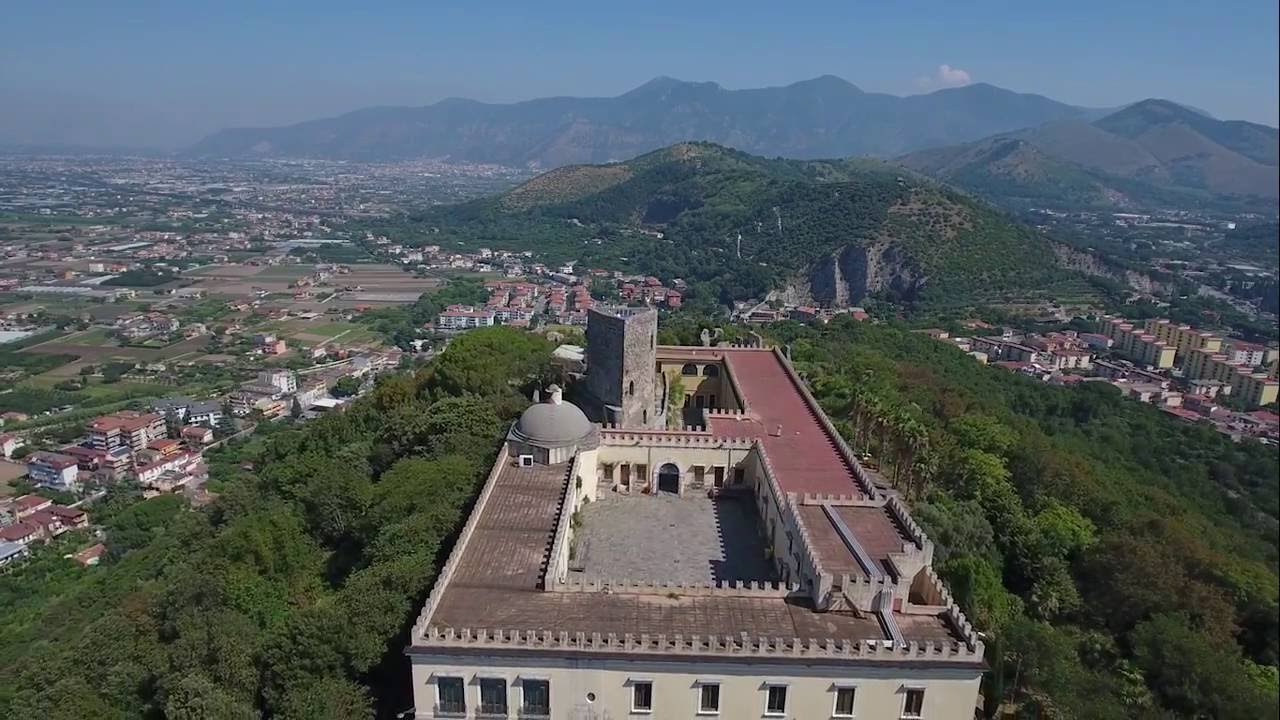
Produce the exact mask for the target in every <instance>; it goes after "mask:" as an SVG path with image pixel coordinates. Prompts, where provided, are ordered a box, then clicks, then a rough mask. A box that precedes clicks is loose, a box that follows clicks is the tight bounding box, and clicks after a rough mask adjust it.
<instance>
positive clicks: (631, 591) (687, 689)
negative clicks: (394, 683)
mask: <svg viewBox="0 0 1280 720" xmlns="http://www.w3.org/2000/svg"><path fill="white" fill-rule="evenodd" d="M617 321H618V318H616V317H613V318H609V319H608V322H609V323H611V325H610V327H611V329H615V330H616V328H617ZM638 322H641V323H648V322H652V319H651V318H643V317H642V318H640V319H639V321H638ZM645 327H647V326H645ZM616 334H621V333H616ZM590 352H591V348H590V347H588V357H590ZM650 362H651V367H652V369H653V372H654V375H655V378H654V381H653V382H654V387H655V390H654V392H653V397H654V407H652V408H651V410H652V413H646V412H645V410H646V408H639V407H637V408H632V409H631V410H630V411H629V412H630V414H632V415H637V416H640V417H647V418H652V417H654V415H660V414H661V413H664V412H666V411H667V410H668V409H670V408H672V407H675V408H677V409H679V410H682V411H684V410H691V411H692V413H691V414H692V415H694V416H697V415H701V421H700V423H699V424H698V425H696V426H693V427H681V428H679V429H655V428H653V427H651V426H648V425H646V426H644V427H617V426H606V425H601V424H599V423H591V422H590V421H588V420H587V419H586V417H585V415H584V413H583V412H582V410H580V409H579V408H577V407H576V406H575V405H574V404H573V403H571V402H569V401H567V400H565V399H564V395H563V394H562V392H561V391H560V389H559V388H554V387H553V388H550V389H549V391H548V392H547V393H546V394H545V396H544V399H545V400H546V401H545V402H539V403H536V404H535V405H533V406H531V407H530V409H529V410H527V411H526V412H525V414H524V415H523V416H522V417H521V418H520V420H519V421H517V423H515V425H514V426H513V427H512V430H511V433H510V435H509V441H508V443H507V444H506V445H505V446H504V447H503V449H502V452H501V453H500V455H499V457H498V459H497V461H496V462H495V464H494V467H493V469H492V470H491V472H490V475H489V477H488V479H487V481H486V483H485V486H484V489H483V490H482V492H481V494H480V497H479V498H478V500H477V502H476V506H475V508H474V510H473V512H472V515H471V517H470V518H469V519H468V521H467V524H466V526H465V527H464V529H463V531H462V533H461V535H460V537H459V539H458V541H457V543H456V544H455V547H454V549H453V551H452V553H451V555H450V557H449V559H448V561H447V562H446V563H445V566H444V568H443V569H442V571H441V573H440V576H439V577H438V579H437V582H436V585H435V587H434V588H433V589H432V592H431V594H430V596H429V597H428V599H427V602H426V604H425V606H424V607H423V610H422V613H421V615H420V617H419V619H418V621H417V623H415V626H414V628H413V632H412V636H411V642H410V645H409V647H408V648H407V651H406V652H407V654H408V656H409V658H410V660H411V663H412V676H413V679H412V682H413V693H414V698H415V707H414V713H415V717H417V718H422V719H426V718H432V719H434V718H506V717H510V718H526V719H528V720H538V719H541V718H547V719H548V720H549V719H551V718H554V719H555V720H562V719H568V720H612V719H620V718H630V719H634V718H655V719H661V720H669V719H672V718H702V717H707V718H726V719H732V720H738V719H739V718H778V719H779V720H782V719H787V720H810V719H812V718H864V719H865V718H877V719H879V718H890V719H892V720H915V719H916V718H927V719H928V720H971V718H972V717H973V714H974V708H975V704H976V702H977V699H978V691H979V684H980V681H981V677H982V673H983V670H984V669H985V661H984V646H983V642H982V640H981V637H980V635H979V634H978V633H977V632H976V631H975V630H974V629H973V628H972V627H971V626H970V624H969V622H968V621H967V620H966V619H965V617H964V615H963V614H962V613H961V612H960V610H959V608H958V607H957V606H956V604H955V603H954V602H953V601H952V599H951V596H950V594H949V593H948V592H947V589H946V588H945V587H944V586H943V584H942V583H941V581H940V580H939V579H938V577H937V575H936V574H935V573H934V572H933V570H932V567H931V565H932V555H933V544H932V542H931V541H930V540H929V539H928V537H927V536H926V535H925V533H924V531H923V530H922V529H921V528H920V527H919V525H917V524H916V523H915V522H914V521H913V520H912V519H911V517H910V513H909V510H908V509H907V507H906V506H905V504H904V503H903V502H901V500H899V498H897V497H896V496H895V495H894V494H893V493H892V492H891V491H888V490H886V489H885V488H884V487H883V485H882V484H881V482H880V479H879V478H878V476H876V475H875V474H874V473H872V472H870V471H868V470H866V469H865V468H863V467H862V466H861V464H860V463H859V461H858V459H857V458H856V457H855V456H854V455H853V453H852V452H851V451H850V450H849V448H848V447H847V446H846V445H845V443H844V441H843V440H842V439H840V436H839V435H838V433H836V431H835V429H834V428H833V427H832V426H831V423H830V421H829V420H828V419H827V417H826V415H825V414H823V412H822V410H821V408H819V407H818V405H817V403H816V401H815V400H814V399H813V397H812V395H810V394H809V391H808V390H807V388H806V387H805V385H804V383H803V382H802V381H801V380H800V378H799V377H798V376H797V375H796V373H795V371H794V369H793V368H792V367H791V365H790V362H789V360H788V359H787V358H786V356H785V354H784V353H782V352H780V351H778V350H776V349H767V348H761V347H697V348H695V347H657V346H654V347H653V348H652V356H651V359H650ZM628 364H629V370H628V371H629V372H632V373H634V372H635V358H634V357H633V358H632V359H631V360H630V361H629V363H628ZM588 372H590V370H588ZM571 389H572V388H571ZM675 390H680V392H682V393H683V394H684V398H683V399H682V398H680V397H679V395H677V394H676V393H675V392H674V391H675ZM659 402H660V403H662V404H663V405H662V406H659V405H658V403H659ZM686 416H688V414H686ZM660 503H667V505H665V506H664V505H660ZM607 505H612V506H613V507H620V508H624V512H632V511H634V512H635V513H636V514H638V515H644V516H645V517H647V518H648V517H651V518H656V520H655V522H654V523H653V525H652V526H645V525H643V524H642V525H641V526H640V527H639V528H638V529H637V527H636V525H635V523H620V524H619V526H618V527H616V528H614V527H613V526H609V527H604V528H601V527H599V526H596V527H595V528H594V529H595V530H596V531H597V532H596V534H595V536H594V537H595V538H596V539H597V540H598V539H600V538H601V537H602V536H603V537H605V538H606V539H607V540H608V541H609V542H610V544H612V545H615V546H618V547H621V548H622V550H621V552H624V553H627V554H632V553H633V554H635V555H638V556H641V557H646V558H650V559H652V560H653V562H649V563H641V564H640V565H641V566H643V567H648V568H650V569H651V572H649V574H648V575H647V576H643V577H637V576H631V577H619V576H617V575H616V574H611V573H612V571H613V567H612V566H611V565H610V564H609V562H608V561H607V560H598V559H597V558H600V557H607V556H608V553H607V552H604V553H603V554H602V553H601V552H597V551H598V548H592V547H591V546H590V545H584V544H586V543H589V542H590V533H588V532H587V529H590V528H586V527H585V526H586V525H588V524H589V523H591V522H592V520H591V518H592V517H594V516H593V515H592V513H593V512H594V511H596V510H597V508H600V507H604V506H607ZM657 507H672V508H675V507H681V508H695V510H696V511H699V512H700V511H703V510H705V511H706V512H707V513H712V512H714V518H715V519H714V520H713V519H711V518H712V515H711V514H707V515H705V516H704V517H706V518H707V520H706V521H707V522H714V523H716V524H719V523H721V522H724V523H726V524H731V523H730V521H731V520H732V519H733V518H735V517H749V518H750V522H751V523H752V526H753V527H754V528H755V529H754V530H753V531H752V532H751V533H750V534H749V535H743V534H742V533H739V534H737V535H730V534H728V533H724V534H720V535H718V537H719V540H718V541H713V542H711V543H710V545H709V546H708V547H686V546H683V545H681V546H680V547H673V543H687V542H688V541H687V540H683V538H685V537H686V536H685V535H682V534H681V532H680V528H677V527H674V526H669V525H667V524H666V523H665V522H664V520H663V518H664V516H663V515H661V511H658V514H656V515H655V514H653V513H654V512H655V511H654V510H653V508H657ZM615 517H616V516H615ZM623 525H626V527H623ZM717 532H720V530H717ZM717 544H720V545H724V544H733V547H729V548H727V549H726V548H722V547H717ZM584 547H585V548H586V549H587V550H588V551H589V552H584ZM618 547H614V548H613V549H612V550H611V551H609V552H614V553H616V552H619V551H620V550H619V549H618ZM733 550H738V551H741V552H740V554H741V555H742V556H743V557H749V558H754V559H755V562H754V563H748V564H756V565H761V564H763V566H766V567H767V568H768V573H767V575H768V577H766V578H761V577H760V576H758V575H755V576H749V573H748V572H747V571H746V570H743V569H741V568H739V569H738V570H732V569H726V568H729V566H730V565H731V564H732V563H729V562H728V561H727V558H728V557H729V555H730V554H732V553H731V552H730V551H733ZM663 553H669V555H670V560H669V562H670V563H683V564H684V569H683V570H680V569H679V568H677V567H676V565H674V564H673V565H670V566H668V565H667V564H666V563H667V562H668V560H666V559H665V558H666V556H664V555H663ZM614 557H616V556H614ZM760 558H764V560H760ZM708 564H709V565H711V566H713V567H716V568H718V569H714V570H712V571H710V572H708V573H707V575H706V577H705V578H703V579H690V577H691V576H690V574H689V573H690V570H689V567H693V573H694V575H695V576H696V575H697V574H698V573H701V572H704V571H703V570H702V569H700V568H701V567H702V566H706V565H708ZM678 572H679V573H681V574H680V578H681V579H680V580H674V579H672V578H674V577H676V575H677V573H678ZM668 573H670V574H668ZM735 573H738V574H735Z"/></svg>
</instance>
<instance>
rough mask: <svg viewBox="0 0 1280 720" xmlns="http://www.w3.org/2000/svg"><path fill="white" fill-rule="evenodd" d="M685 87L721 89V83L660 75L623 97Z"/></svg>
mask: <svg viewBox="0 0 1280 720" xmlns="http://www.w3.org/2000/svg"><path fill="white" fill-rule="evenodd" d="M685 88H697V89H703V90H721V89H722V88H721V87H720V85H719V83H716V82H712V81H710V80H707V81H702V82H698V81H693V80H680V79H679V78H673V77H671V76H669V75H659V76H657V77H655V78H654V79H652V80H650V81H649V82H647V83H644V84H643V85H640V86H638V87H635V88H633V89H631V90H628V91H627V92H625V93H623V94H622V95H621V97H624V98H635V97H646V96H654V95H662V94H665V93H669V92H671V91H672V90H680V89H685Z"/></svg>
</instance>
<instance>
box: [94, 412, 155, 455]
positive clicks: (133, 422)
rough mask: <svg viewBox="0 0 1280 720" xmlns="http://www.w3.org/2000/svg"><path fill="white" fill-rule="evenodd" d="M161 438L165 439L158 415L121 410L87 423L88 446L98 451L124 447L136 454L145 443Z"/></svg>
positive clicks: (143, 447)
mask: <svg viewBox="0 0 1280 720" xmlns="http://www.w3.org/2000/svg"><path fill="white" fill-rule="evenodd" d="M162 437H165V423H164V416H163V415H161V414H159V413H139V412H134V411H131V410H122V411H120V412H118V413H113V414H111V415H104V416H102V417H100V418H98V419H96V420H94V421H93V422H91V423H89V445H90V447H94V448H97V449H99V450H114V449H116V448H119V447H124V448H128V449H129V450H130V452H138V451H140V450H143V449H145V448H146V447H147V443H149V442H151V441H152V440H155V439H157V438H162Z"/></svg>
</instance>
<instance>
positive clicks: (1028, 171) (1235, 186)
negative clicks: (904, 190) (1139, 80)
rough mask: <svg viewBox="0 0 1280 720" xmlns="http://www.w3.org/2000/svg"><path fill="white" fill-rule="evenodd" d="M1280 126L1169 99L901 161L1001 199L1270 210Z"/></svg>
mask: <svg viewBox="0 0 1280 720" xmlns="http://www.w3.org/2000/svg"><path fill="white" fill-rule="evenodd" d="M1278 140H1280V131H1277V130H1276V128H1272V127H1268V126H1265V125H1258V124H1255V123H1249V122H1241V121H1223V120H1216V119H1214V118H1211V117H1208V116H1206V115H1204V114H1202V113H1199V112H1196V111H1194V110H1192V109H1190V108H1186V107H1183V106H1181V105H1178V104H1176V103H1172V102H1169V101H1167V100H1154V99H1153V100H1143V101H1141V102H1138V103H1134V104H1133V105H1130V106H1128V107H1126V108H1123V109H1121V110H1119V111H1117V112H1114V113H1111V114H1109V115H1106V116H1104V117H1101V118H1098V119H1095V120H1093V121H1088V120H1087V119H1083V118H1077V119H1069V120H1059V121H1053V122H1048V123H1045V124H1043V125H1040V126H1038V127H1031V128H1026V129H1022V130H1017V131H1014V132H1007V133H1000V134H996V135H994V136H992V137H988V138H984V139H982V140H978V141H975V142H971V143H964V144H959V145H955V146H950V147H940V148H932V149H927V150H922V151H917V152H914V153H910V154H907V155H905V156H903V157H900V158H898V161H899V162H900V163H902V164H903V165H906V166H907V167H909V168H911V169H913V170H917V171H920V172H923V173H926V174H929V175H932V176H934V177H937V178H940V179H942V180H945V181H947V182H951V183H953V184H956V185H959V186H961V187H964V188H966V189H969V190H972V191H975V192H978V193H981V194H985V195H988V196H991V197H992V198H993V199H996V200H998V201H999V200H1004V201H1015V202H1016V201H1028V202H1050V203H1052V202H1060V203H1063V204H1067V205H1095V206H1111V207H1149V206H1161V205H1164V206H1168V205H1172V204H1177V205H1180V206H1191V205H1195V204H1210V203H1218V204H1222V203H1236V204H1237V205H1241V204H1242V205H1246V206H1247V205H1249V204H1261V205H1263V206H1268V207H1274V205H1275V201H1276V199H1277V197H1278V196H1280V182H1278V180H1277V178H1278V177H1280V167H1278V165H1280V141H1278Z"/></svg>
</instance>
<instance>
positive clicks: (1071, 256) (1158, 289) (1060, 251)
mask: <svg viewBox="0 0 1280 720" xmlns="http://www.w3.org/2000/svg"><path fill="white" fill-rule="evenodd" d="M1053 253H1054V255H1056V256H1057V258H1058V262H1059V263H1060V264H1061V265H1062V266H1063V267H1065V268H1067V269H1068V270H1076V271H1079V272H1082V273H1085V274H1086V275H1097V276H1100V277H1105V278H1110V279H1112V280H1116V281H1118V282H1122V283H1124V284H1126V285H1128V286H1129V287H1131V288H1133V289H1134V290H1136V291H1137V292H1140V293H1142V294H1144V295H1153V294H1156V293H1164V292H1168V291H1169V290H1170V288H1169V287H1168V285H1167V284H1166V283H1162V282H1160V281H1159V280H1156V279H1155V278H1153V277H1151V276H1150V275H1148V274H1146V273H1142V272H1138V271H1136V270H1129V269H1126V268H1121V267H1116V266H1114V265H1111V264H1110V263H1108V262H1106V260H1104V259H1102V258H1099V257H1098V256H1097V255H1094V254H1093V253H1089V252H1085V251H1083V250H1077V249H1076V248H1073V247H1071V246H1070V245H1064V244H1062V243H1053Z"/></svg>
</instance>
